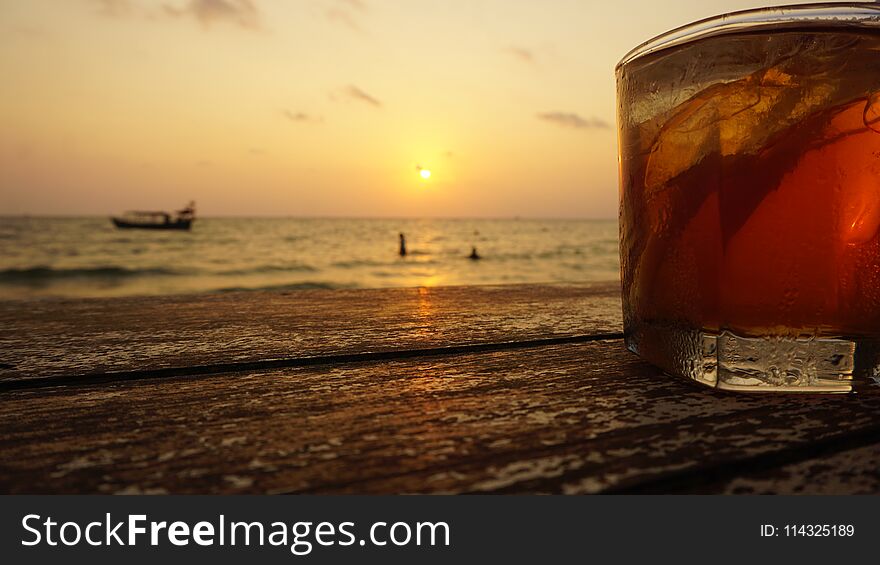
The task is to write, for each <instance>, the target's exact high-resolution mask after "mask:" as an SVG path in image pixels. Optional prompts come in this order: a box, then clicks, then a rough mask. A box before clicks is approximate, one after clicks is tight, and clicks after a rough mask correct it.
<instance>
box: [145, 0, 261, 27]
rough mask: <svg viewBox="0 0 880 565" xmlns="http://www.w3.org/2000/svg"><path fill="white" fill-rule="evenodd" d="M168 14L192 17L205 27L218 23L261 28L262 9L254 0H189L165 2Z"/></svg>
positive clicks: (164, 7) (165, 9) (164, 8)
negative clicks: (183, 2) (173, 2)
mask: <svg viewBox="0 0 880 565" xmlns="http://www.w3.org/2000/svg"><path fill="white" fill-rule="evenodd" d="M163 10H164V12H165V14H166V15H167V16H171V17H190V18H193V19H195V20H196V21H198V22H199V23H200V24H202V25H203V26H205V27H210V26H211V25H213V24H216V23H227V24H231V25H237V26H239V27H243V28H245V29H259V28H260V27H261V23H260V11H259V10H258V9H257V6H256V5H255V4H254V3H253V2H252V0H189V1H188V2H186V3H185V4H183V5H182V6H173V5H170V4H165V5H164V6H163Z"/></svg>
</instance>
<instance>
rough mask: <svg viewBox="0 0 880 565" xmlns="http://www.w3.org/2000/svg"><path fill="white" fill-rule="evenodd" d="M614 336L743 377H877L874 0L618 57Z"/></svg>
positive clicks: (694, 34)
mask: <svg viewBox="0 0 880 565" xmlns="http://www.w3.org/2000/svg"><path fill="white" fill-rule="evenodd" d="M616 72H617V89H618V126H619V144H620V148H619V149H620V236H621V239H620V253H621V274H622V289H623V307H624V322H625V333H626V342H627V346H628V347H629V348H630V349H631V350H632V351H634V352H636V353H637V354H639V355H640V356H642V357H643V358H644V359H646V360H647V361H649V362H651V363H653V364H655V365H657V366H659V367H661V368H663V369H664V370H666V371H668V372H671V373H674V374H677V375H680V376H684V377H687V378H690V379H693V380H695V381H697V382H699V383H703V384H706V385H709V386H712V387H716V388H721V389H728V390H745V391H785V392H850V391H866V390H871V389H873V388H876V387H877V382H878V381H880V6H877V5H872V4H855V3H853V4H812V5H802V6H789V7H785V8H771V9H762V10H750V11H745V12H738V13H734V14H727V15H725V16H719V17H717V18H710V19H708V20H703V21H700V22H696V23H694V24H690V25H688V26H685V27H683V28H679V29H676V30H673V31H671V32H669V33H666V34H664V35H661V36H659V37H657V38H654V39H652V40H650V41H649V42H647V43H645V44H643V45H641V46H639V47H637V48H636V49H634V50H633V51H631V52H630V53H629V54H628V55H626V56H625V57H624V59H623V60H622V61H621V62H620V64H619V65H618V66H617V70H616Z"/></svg>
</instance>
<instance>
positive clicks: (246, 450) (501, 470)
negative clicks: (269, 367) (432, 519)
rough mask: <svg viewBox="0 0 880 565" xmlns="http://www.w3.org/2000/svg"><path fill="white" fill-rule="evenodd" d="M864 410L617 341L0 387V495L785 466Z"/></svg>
mask: <svg viewBox="0 0 880 565" xmlns="http://www.w3.org/2000/svg"><path fill="white" fill-rule="evenodd" d="M878 409H880V398H876V397H875V398H870V397H861V398H860V397H852V396H842V397H803V396H782V397H780V396H772V397H767V396H742V395H731V394H723V393H716V392H713V391H710V390H706V389H701V388H696V387H694V386H691V385H689V384H688V383H686V382H680V381H678V380H674V379H672V378H670V377H666V376H663V375H660V374H658V372H657V371H656V370H655V369H653V368H651V367H649V366H647V365H645V364H643V363H642V362H641V361H639V360H638V359H637V358H636V357H635V356H633V355H631V354H629V353H628V352H626V351H625V350H624V349H623V347H622V343H621V342H620V341H619V340H615V341H609V342H594V343H584V344H569V345H562V346H552V347H537V348H530V349H518V350H508V351H497V352H492V353H483V354H478V355H462V356H443V357H433V358H432V357H427V358H420V359H408V360H399V361H394V362H385V363H362V364H351V365H343V366H326V367H303V368H294V369H285V370H279V371H266V372H256V373H248V374H228V375H215V376H210V377H193V378H168V379H161V380H156V381H139V382H128V383H126V382H120V383H113V384H104V385H101V386H77V387H58V388H53V389H44V390H40V391H18V392H9V393H4V394H3V399H2V409H0V429H3V430H4V434H3V436H2V437H0V453H2V454H3V456H2V459H0V491H2V492H181V493H185V492H198V493H232V492H359V493H399V492H566V493H590V492H602V491H606V490H614V489H618V490H627V489H633V488H636V489H637V488H638V486H639V485H644V484H650V483H652V482H657V481H660V482H661V483H662V482H663V481H670V480H672V481H673V482H674V481H675V480H676V477H678V478H679V479H680V480H683V481H685V482H686V481H687V480H688V477H689V476H690V477H694V476H699V473H700V472H701V470H702V469H704V468H706V467H707V466H712V467H713V469H714V471H713V472H715V473H716V475H717V476H718V477H722V476H723V470H724V468H725V467H726V466H730V467H731V468H733V469H741V468H742V467H743V465H744V464H745V465H747V464H748V462H749V461H750V460H751V459H754V458H760V457H762V456H765V455H766V454H768V453H774V452H782V451H785V452H787V453H788V454H789V456H788V457H789V461H790V463H791V464H795V463H796V459H797V453H798V450H799V449H808V447H809V446H810V445H813V444H815V443H816V442H829V441H835V440H836V439H838V438H846V437H847V436H848V435H850V434H853V433H856V432H865V431H866V430H867V431H870V430H872V429H873V428H872V427H873V426H876V425H877V424H876V414H877V413H878ZM844 415H845V416H844ZM843 421H845V425H843V424H842V423H841V422H843ZM805 453H808V452H807V451H805ZM805 458H806V457H805ZM689 474H690V475H689ZM716 478H717V477H716Z"/></svg>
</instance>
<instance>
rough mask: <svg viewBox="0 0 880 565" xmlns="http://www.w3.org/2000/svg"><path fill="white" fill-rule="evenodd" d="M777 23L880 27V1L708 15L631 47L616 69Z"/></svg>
mask: <svg viewBox="0 0 880 565" xmlns="http://www.w3.org/2000/svg"><path fill="white" fill-rule="evenodd" d="M780 24H786V25H795V26H807V27H808V26H811V25H816V26H818V25H823V24H825V25H827V24H833V25H840V24H845V25H857V26H862V27H880V2H817V3H815V4H790V5H786V6H766V7H763V8H750V9H748V10H738V11H735V12H727V13H724V14H718V15H716V16H710V17H708V18H703V19H701V20H696V21H694V22H691V23H688V24H685V25H683V26H679V27H676V28H673V29H671V30H669V31H667V32H664V33H661V34H660V35H657V36H655V37H652V38H651V39H649V40H647V41H645V42H643V43H640V44H639V45H637V46H635V47H634V48H632V49H631V50H630V51H629V52H627V54H626V55H624V56H623V58H622V59H621V60H620V62H618V63H617V65H616V66H615V67H614V68H615V70H618V69H620V68H621V67H622V66H624V65H626V64H627V63H630V62H632V61H634V60H636V59H639V58H640V57H642V56H644V55H648V54H650V53H654V52H656V51H660V50H662V49H667V48H669V47H675V46H678V45H683V44H685V43H690V42H692V41H695V40H697V39H702V38H705V37H711V36H715V35H726V34H730V33H741V32H743V31H748V30H752V29H759V28H761V27H766V26H779V25H780Z"/></svg>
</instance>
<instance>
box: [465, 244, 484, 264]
mask: <svg viewBox="0 0 880 565" xmlns="http://www.w3.org/2000/svg"><path fill="white" fill-rule="evenodd" d="M481 258H482V257H480V254H479V253H477V248H476V247H471V254H470V255H468V259H472V260H474V261H476V260H477V259H481Z"/></svg>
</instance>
